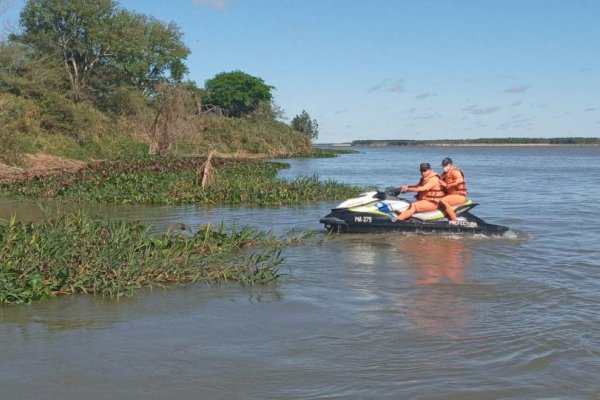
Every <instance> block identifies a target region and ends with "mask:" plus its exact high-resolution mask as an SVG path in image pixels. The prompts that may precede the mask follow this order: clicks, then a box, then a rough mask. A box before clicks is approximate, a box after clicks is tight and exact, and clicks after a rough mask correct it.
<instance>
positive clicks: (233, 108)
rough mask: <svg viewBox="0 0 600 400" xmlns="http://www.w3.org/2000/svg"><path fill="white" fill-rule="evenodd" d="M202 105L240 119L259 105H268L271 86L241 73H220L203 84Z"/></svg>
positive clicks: (271, 97) (270, 96) (270, 98)
mask: <svg viewBox="0 0 600 400" xmlns="http://www.w3.org/2000/svg"><path fill="white" fill-rule="evenodd" d="M204 87H205V90H206V96H205V99H204V103H205V104H208V105H213V106H218V107H222V108H225V109H227V110H229V113H230V115H231V116H232V117H241V116H243V115H246V114H249V113H251V112H253V111H255V110H256V109H257V108H258V107H259V106H261V104H265V103H266V104H270V103H271V100H272V99H273V95H272V94H271V90H272V89H275V88H274V87H273V86H269V85H267V84H265V82H264V81H263V80H262V79H261V78H257V77H254V76H251V75H248V74H246V73H244V72H242V71H239V70H238V71H232V72H221V73H220V74H217V75H215V77H214V78H212V79H209V80H207V81H206V82H205V84H204Z"/></svg>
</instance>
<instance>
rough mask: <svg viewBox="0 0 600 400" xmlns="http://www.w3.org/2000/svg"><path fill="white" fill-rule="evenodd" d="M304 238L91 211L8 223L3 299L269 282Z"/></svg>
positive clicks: (1, 232) (0, 260) (0, 267)
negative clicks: (189, 227) (180, 227)
mask: <svg viewBox="0 0 600 400" xmlns="http://www.w3.org/2000/svg"><path fill="white" fill-rule="evenodd" d="M296 240H298V238H287V239H286V238H278V237H275V236H273V235H271V234H268V233H264V232H257V231H253V230H249V229H245V228H244V229H237V230H236V229H232V230H231V232H225V229H224V227H223V226H220V227H216V228H215V227H213V226H210V225H208V226H205V227H203V228H202V229H200V230H199V231H198V232H196V233H195V234H193V235H192V234H191V233H189V232H188V233H186V232H181V231H180V232H178V233H173V232H168V233H165V234H161V235H154V234H152V233H151V227H148V226H144V225H141V224H138V223H132V222H125V221H114V220H113V221H107V220H96V219H93V218H92V217H90V216H89V215H87V214H85V213H83V212H79V211H78V212H73V213H69V214H66V215H61V216H58V217H55V218H50V219H48V220H46V221H44V222H41V223H27V224H26V223H21V222H18V221H16V220H15V219H14V218H13V219H12V220H11V221H9V222H8V223H5V224H3V225H0V304H22V303H30V302H32V301H36V300H40V299H47V298H51V297H54V296H57V295H73V294H78V293H90V294H95V295H102V296H110V297H120V296H124V295H130V294H132V293H133V292H135V291H136V290H137V289H140V288H144V287H153V286H165V285H168V284H173V283H180V282H209V283H216V282H224V281H234V282H239V283H241V284H245V285H254V284H266V283H269V282H273V281H275V280H277V279H278V278H279V277H280V272H279V271H278V266H279V265H280V264H281V263H282V262H283V258H282V257H281V253H280V250H281V248H282V247H283V246H285V245H287V244H291V243H295V241H296Z"/></svg>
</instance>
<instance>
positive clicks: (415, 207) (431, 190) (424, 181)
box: [397, 162, 456, 221]
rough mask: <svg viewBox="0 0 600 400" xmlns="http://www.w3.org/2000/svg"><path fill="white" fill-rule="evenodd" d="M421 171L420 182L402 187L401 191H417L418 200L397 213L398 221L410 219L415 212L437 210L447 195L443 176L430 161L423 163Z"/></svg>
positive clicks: (420, 166) (420, 167)
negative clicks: (432, 167) (432, 166)
mask: <svg viewBox="0 0 600 400" xmlns="http://www.w3.org/2000/svg"><path fill="white" fill-rule="evenodd" d="M419 171H420V172H421V180H420V181H419V183H418V184H416V185H403V186H401V187H400V191H401V192H416V193H417V200H416V201H414V202H412V203H411V204H410V207H409V208H408V209H406V210H404V211H402V212H401V213H399V214H397V215H398V221H404V220H406V219H409V218H410V217H412V215H413V214H414V213H420V212H425V211H434V210H437V209H438V207H439V204H440V200H441V199H442V198H443V197H444V196H445V195H446V193H445V192H444V188H443V181H442V178H441V177H440V176H439V175H438V174H437V173H436V172H435V171H434V170H432V169H431V165H430V164H429V163H428V162H423V163H421V164H420V165H419ZM455 218H456V216H455Z"/></svg>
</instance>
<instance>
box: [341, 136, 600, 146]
mask: <svg viewBox="0 0 600 400" xmlns="http://www.w3.org/2000/svg"><path fill="white" fill-rule="evenodd" d="M478 144H480V145H493V144H508V145H513V144H514V145H519V144H554V145H568V144H572V145H600V138H596V137H563V138H513V137H509V138H480V139H441V140H354V141H352V146H426V145H430V146H461V145H478Z"/></svg>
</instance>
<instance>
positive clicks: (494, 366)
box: [0, 147, 600, 399]
mask: <svg viewBox="0 0 600 400" xmlns="http://www.w3.org/2000/svg"><path fill="white" fill-rule="evenodd" d="M359 150H360V153H359V154H349V155H343V156H340V157H338V158H335V159H302V160H292V161H291V164H292V167H291V168H290V169H288V170H285V171H283V172H282V176H284V177H287V178H294V177H296V176H299V175H304V176H311V175H318V176H319V178H320V179H335V180H337V181H341V182H348V183H353V184H359V185H376V186H379V187H381V188H385V187H387V186H399V185H400V184H403V183H410V184H412V183H416V181H417V180H418V178H419V172H418V164H419V163H420V162H422V161H430V162H431V163H432V165H434V166H435V167H436V169H437V170H438V171H440V170H441V168H440V167H439V166H438V165H439V163H440V161H441V160H442V158H443V157H446V156H450V157H452V158H453V159H454V161H455V163H456V165H457V166H459V167H461V168H462V169H463V170H464V171H465V173H466V175H467V180H468V184H469V189H470V194H471V198H473V199H474V200H475V201H476V202H478V203H480V205H479V206H478V207H477V208H475V209H474V210H473V213H474V214H476V215H477V216H479V217H481V218H483V219H484V220H486V221H487V222H490V223H494V224H500V225H506V226H509V227H511V231H510V232H509V234H508V235H506V236H505V237H500V238H486V237H479V236H475V237H468V236H466V237H462V236H440V235H410V234H382V235H337V236H327V235H325V234H322V233H321V232H323V230H322V227H321V226H320V225H319V223H318V220H319V218H320V217H321V216H323V215H324V214H326V213H327V212H328V210H329V209H330V208H331V207H333V206H335V204H336V202H319V203H309V204H305V205H301V206H297V207H281V208H234V207H221V208H213V209H206V208H202V207H196V206H181V207H146V206H127V207H126V206H102V207H92V210H93V212H95V213H97V215H99V216H106V217H110V218H121V219H131V220H143V221H147V222H149V223H152V224H153V225H154V226H155V227H156V228H157V229H159V230H161V229H166V228H167V227H168V226H169V225H170V224H173V223H176V222H183V223H185V224H186V225H187V226H188V227H189V228H190V229H192V230H193V229H196V228H197V227H198V226H200V225H201V224H204V223H206V222H214V223H220V221H224V222H225V224H227V225H237V226H242V225H247V226H251V227H257V228H261V229H267V230H273V231H274V232H275V233H285V232H287V231H288V230H290V229H296V230H309V231H315V232H318V234H317V235H315V237H314V238H312V239H310V240H309V242H308V243H306V244H303V245H299V246H294V247H290V248H287V249H285V250H284V252H283V255H284V257H285V265H284V266H283V267H282V268H281V271H282V272H284V273H285V274H286V275H285V276H284V278H283V279H282V280H281V281H280V282H278V283H277V284H275V285H272V286H265V287H255V288H245V287H240V286H238V285H233V284H232V285H222V286H220V287H214V286H206V285H187V286H182V287H176V288H170V289H167V290H163V289H158V290H157V289H154V290H146V291H142V292H139V293H138V294H137V295H135V296H134V297H131V298H121V299H119V300H115V299H106V298H100V297H93V296H75V297H64V298H58V299H54V300H50V301H44V302H38V303H35V304H33V305H31V306H4V307H0V398H6V399H9V398H10V399H12V398H14V399H17V398H18V399H38V398H60V399H80V398H85V399H106V398H111V399H130V398H144V399H164V398H167V397H170V398H177V399H234V398H235V399H325V398H326V399H368V398H369V399H370V398H372V399H550V398H552V399H597V398H600V381H599V380H598V376H600V334H599V332H600V306H599V304H600V250H599V248H598V243H600V229H599V228H598V225H597V221H596V217H597V216H598V215H600V206H599V202H598V199H599V198H600V175H599V174H598V173H597V171H598V170H599V169H600V147H447V148H440V147H414V148H413V147H411V148H364V149H362V148H361V149H359ZM12 212H16V213H17V216H18V217H19V218H21V219H35V218H38V217H39V216H38V214H41V212H40V211H38V208H37V206H36V205H35V203H31V202H23V201H10V200H6V199H4V200H0V218H4V219H6V218H7V216H8V215H9V214H10V213H12Z"/></svg>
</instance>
